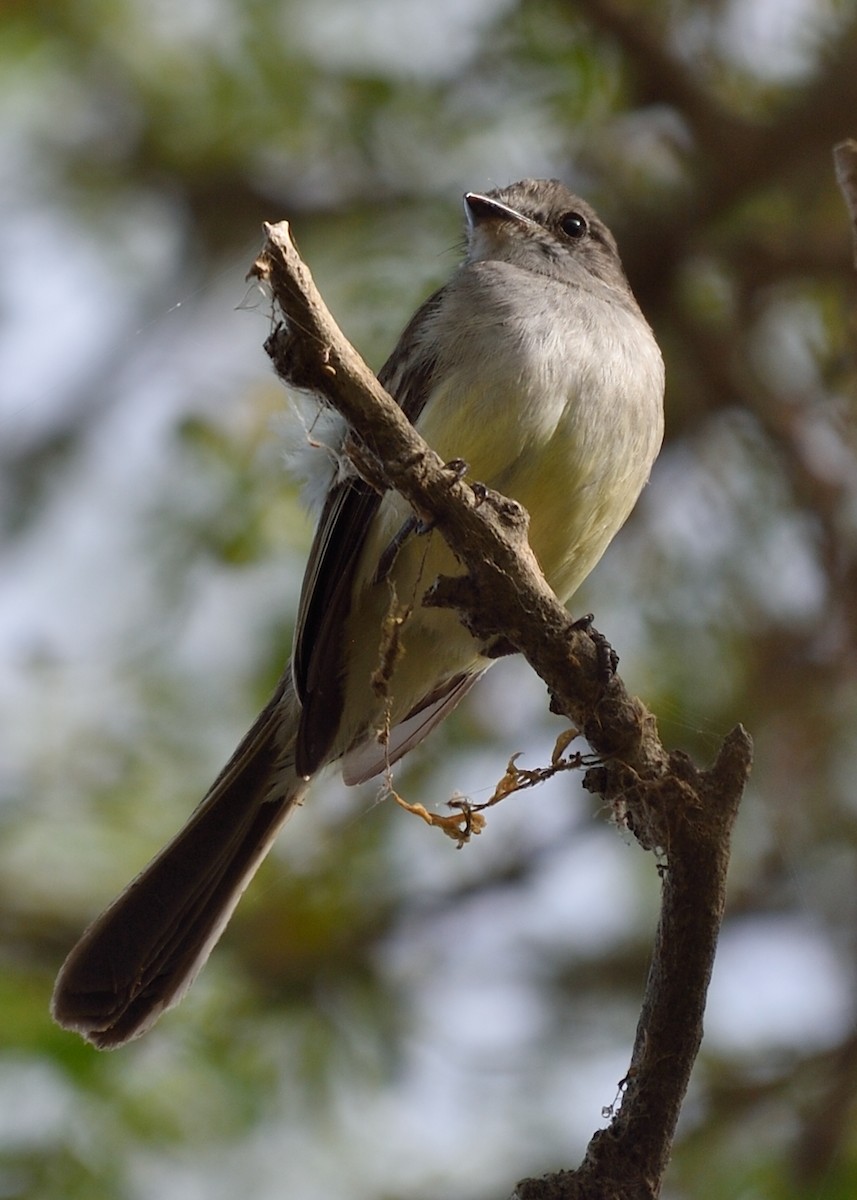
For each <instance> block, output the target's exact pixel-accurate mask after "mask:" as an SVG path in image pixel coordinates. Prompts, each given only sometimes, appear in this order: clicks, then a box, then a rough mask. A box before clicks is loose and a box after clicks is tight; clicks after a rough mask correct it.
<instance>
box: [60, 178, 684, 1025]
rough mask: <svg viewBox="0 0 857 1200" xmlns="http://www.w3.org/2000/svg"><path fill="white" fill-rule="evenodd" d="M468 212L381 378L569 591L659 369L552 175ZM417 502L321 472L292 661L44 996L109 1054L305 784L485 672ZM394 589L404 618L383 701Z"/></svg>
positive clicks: (227, 905) (601, 547)
mask: <svg viewBox="0 0 857 1200" xmlns="http://www.w3.org/2000/svg"><path fill="white" fill-rule="evenodd" d="M464 203H465V212H466V216H467V253H466V257H465V259H464V261H463V263H462V264H461V265H460V266H459V267H458V268H457V270H456V271H455V273H454V274H453V276H452V278H451V279H450V280H449V282H448V283H447V284H446V285H445V286H444V287H442V288H441V289H440V290H439V291H438V292H436V293H435V294H434V295H433V296H431V297H430V298H429V299H428V300H426V302H425V303H424V304H423V305H422V307H421V308H420V309H419V310H418V311H417V313H416V314H415V315H414V317H413V318H412V319H411V321H410V323H409V324H408V326H407V328H406V329H405V331H404V333H403V334H402V336H401V338H400V339H399V342H398V345H397V346H396V348H395V350H394V351H393V353H392V355H391V356H390V358H389V359H388V361H387V363H386V364H385V366H384V367H383V368H382V370H381V372H380V374H379V379H380V381H381V383H382V384H383V385H384V386H385V387H386V388H387V390H388V391H389V392H390V393H391V394H392V395H393V396H394V397H395V399H396V400H397V401H398V403H399V404H400V405H401V406H402V408H403V410H404V411H405V413H406V414H407V416H408V417H409V418H410V419H411V421H413V422H414V424H415V425H416V427H417V429H418V430H419V431H420V433H421V434H422V435H423V436H424V437H425V438H426V440H427V441H428V442H429V444H430V445H431V446H432V447H433V448H434V449H435V450H436V451H437V453H438V454H439V455H441V457H442V458H443V459H444V460H446V461H448V460H452V459H463V460H464V462H466V463H467V468H468V472H469V475H470V477H471V478H473V479H475V480H479V481H481V482H482V483H485V484H487V485H488V486H489V487H491V488H494V489H496V490H497V491H499V492H502V493H504V494H505V495H508V496H511V497H513V498H514V499H515V500H517V501H519V502H520V503H521V504H523V505H524V507H525V508H526V509H527V510H528V511H529V514H530V529H529V536H530V544H531V545H532V548H533V550H534V552H535V554H536V557H537V558H538V561H539V563H540V565H541V568H542V570H543V572H544V574H545V576H546V578H547V580H548V582H549V583H550V585H551V586H552V587H553V589H554V591H555V592H556V593H557V595H558V596H559V597H560V599H561V600H562V601H563V602H566V601H567V600H568V599H569V598H570V597H571V595H572V594H573V593H574V592H575V590H576V589H577V588H578V587H579V585H580V584H581V582H582V581H583V580H584V579H585V578H586V576H587V575H588V574H589V572H590V571H591V570H592V568H593V567H594V566H595V564H596V563H597V562H598V560H599V559H600V558H601V556H602V554H603V553H604V551H605V549H606V548H607V545H608V544H609V542H610V541H611V539H612V538H613V536H614V535H615V534H616V532H617V531H618V530H619V529H620V527H621V526H622V525H623V523H624V522H625V520H626V518H627V517H628V514H629V513H630V512H631V509H632V508H633V506H634V504H635V503H636V500H637V497H638V496H639V494H640V491H641V490H642V488H643V486H644V485H645V483H646V481H647V479H648V477H649V473H650V471H651V468H652V464H653V462H654V460H655V457H656V456H657V453H658V450H659V448H660V445H661V439H662V436H663V391H664V368H663V362H662V360H661V355H660V352H659V350H658V346H657V344H656V342H655V339H654V336H653V334H652V331H651V329H650V328H649V326H648V324H647V323H646V321H645V319H644V317H643V315H642V313H641V312H640V309H639V308H638V306H637V303H636V301H635V299H634V297H633V295H632V293H631V289H630V287H629V286H628V282H627V280H626V278H625V274H624V272H623V270H622V265H621V262H620V260H619V255H618V252H617V250H616V243H615V241H614V239H613V236H612V234H611V233H610V231H609V230H608V229H607V227H606V226H605V225H604V223H603V222H602V221H601V220H600V219H599V218H598V216H597V215H596V214H595V213H594V212H593V210H592V209H591V208H590V206H589V205H588V204H586V203H585V202H584V201H583V200H580V199H579V198H578V197H577V196H575V195H573V194H572V193H571V192H570V191H569V190H568V189H567V188H566V187H565V186H564V185H563V184H561V183H559V182H557V181H556V180H524V181H523V182H521V183H515V184H512V185H510V186H509V187H505V188H500V189H498V190H496V191H492V192H489V193H487V194H485V195H480V194H478V193H475V192H470V193H468V194H467V195H466V196H465V199H464ZM409 515H410V513H409V510H408V506H407V505H406V503H405V502H404V501H403V500H402V498H401V497H400V496H399V495H398V494H396V493H395V492H392V491H388V492H387V493H386V494H384V495H383V496H381V495H379V494H378V493H377V492H376V491H375V490H373V489H372V488H371V487H370V486H369V485H368V484H366V483H364V482H363V481H362V480H360V479H359V478H357V477H356V476H354V475H350V476H349V475H346V476H345V477H340V478H338V479H336V480H335V481H334V482H333V483H332V485H331V487H330V490H329V491H328V493H327V498H326V501H325V504H324V508H323V511H322V514H321V518H320V521H319V525H318V529H317V531H316V534H315V540H314V542H313V545H312V550H311V552H310V558H309V563H308V566H307V570H306V575H305V577H304V584H303V592H302V596H301V602H300V610H299V614H298V623H297V631H296V633H295V640H294V647H293V651H292V658H291V663H290V664H289V666H288V668H287V669H286V671H285V673H284V674H283V676H282V678H281V680H280V682H279V684H278V686H277V688H276V691H275V692H274V695H273V697H272V698H271V700H270V702H269V703H268V704H267V706H266V707H265V708H264V710H263V711H262V713H261V714H260V715H259V717H258V718H257V720H256V722H255V724H254V725H253V727H252V729H251V730H250V732H249V733H248V734H247V735H246V737H245V738H244V740H243V741H242V742H241V744H240V746H239V747H238V749H237V750H236V751H235V753H234V755H233V756H232V758H231V759H230V761H229V763H228V764H227V766H226V767H225V768H224V770H223V771H222V772H221V774H220V775H219V776H218V778H217V779H216V780H215V782H214V784H213V785H212V787H211V789H210V791H209V792H208V793H207V795H206V796H205V798H204V799H203V800H202V802H201V803H200V804H199V806H198V807H197V808H196V810H195V811H194V812H193V813H192V814H191V816H190V818H189V820H188V821H187V824H186V825H185V826H184V827H183V828H182V829H181V831H180V832H179V833H178V834H177V835H176V836H175V837H174V838H173V840H172V841H171V842H170V843H169V844H168V845H167V846H166V847H165V848H164V849H163V850H162V851H161V852H160V854H158V855H157V857H156V858H155V859H153V861H152V862H151V863H150V864H149V865H148V866H147V867H145V868H144V870H143V871H142V872H141V874H139V875H138V876H137V878H136V879H134V880H133V881H132V882H131V883H130V884H129V885H128V887H127V888H126V889H125V891H123V892H122V893H121V895H120V896H119V897H118V898H117V899H116V900H114V901H113V903H112V904H111V905H110V906H109V908H107V909H106V910H105V912H103V913H102V914H101V916H100V917H98V918H97V919H96V920H95V921H94V922H93V924H92V925H90V927H89V928H88V929H87V930H86V932H85V933H84V934H83V937H82V938H81V940H80V941H79V942H78V944H77V945H76V946H75V948H74V949H73V950H72V951H71V953H70V955H69V956H68V958H67V959H66V962H65V964H64V966H63V968H62V970H61V972H60V975H59V978H58V980H57V984H56V989H55V992H54V997H53V1015H54V1017H55V1019H56V1020H57V1021H58V1022H59V1024H60V1025H63V1026H65V1027H66V1028H68V1029H74V1030H77V1031H78V1032H79V1033H81V1034H82V1035H83V1036H84V1037H85V1038H87V1039H88V1040H89V1041H90V1042H92V1043H93V1044H94V1045H96V1046H98V1047H101V1048H112V1047H116V1046H121V1045H122V1044H124V1043H125V1042H127V1041H130V1040H131V1039H132V1038H135V1037H138V1036H139V1035H140V1034H142V1033H144V1032H145V1031H146V1030H147V1029H148V1028H149V1027H150V1026H151V1025H152V1024H153V1023H154V1022H155V1020H157V1018H158V1017H159V1016H160V1014H161V1013H162V1012H163V1011H164V1010H165V1009H167V1008H169V1007H170V1006H171V1005H173V1004H175V1003H177V1001H178V1000H180V999H181V997H182V996H183V995H184V993H185V992H186V991H187V989H188V988H189V987H190V985H191V983H192V982H193V980H194V978H195V977H196V974H197V972H198V971H199V970H200V968H201V967H202V965H203V964H204V963H205V961H206V959H207V958H208V955H209V953H210V952H211V949H212V947H213V946H214V944H215V942H216V941H217V939H218V938H219V937H220V934H221V933H222V932H223V929H224V927H225V925H226V923H227V921H228V920H229V917H230V916H231V915H232V912H233V910H234V909H235V906H236V904H237V903H238V901H239V899H240V897H241V895H242V893H243V892H244V889H245V888H246V887H247V885H248V883H249V882H250V880H251V878H252V877H253V874H254V873H255V871H256V869H257V868H258V866H259V864H260V863H261V861H262V859H263V858H264V857H265V855H266V854H267V852H268V850H269V849H270V847H271V844H272V842H273V840H274V838H275V837H276V835H277V833H278V831H279V829H280V827H281V826H282V824H283V823H284V821H285V820H286V818H287V817H289V816H290V815H291V813H292V812H293V811H294V809H295V807H296V806H297V805H298V803H299V802H300V800H301V799H302V797H303V795H304V793H305V792H306V790H307V787H308V785H309V783H310V780H311V779H312V777H313V776H314V775H315V774H316V773H317V772H318V771H319V770H320V769H321V768H322V767H324V766H326V765H328V764H333V763H335V764H336V765H337V766H338V767H340V768H341V770H342V774H343V777H344V779H345V781H346V783H357V782H361V781H363V780H366V779H370V778H371V777H372V776H374V775H376V774H378V773H379V772H381V771H382V770H384V769H385V768H386V767H387V766H389V765H390V764H392V763H394V762H396V760H397V759H399V758H400V757H401V756H402V755H403V754H405V753H406V752H407V751H409V750H410V749H412V748H413V747H414V746H415V745H417V743H418V742H420V741H422V739H423V738H424V737H425V736H426V735H427V734H428V733H429V732H430V731H431V730H432V729H433V728H434V726H435V725H437V724H438V723H439V722H440V721H441V720H442V719H443V718H444V717H445V716H446V715H447V713H449V712H450V711H451V710H452V709H453V708H454V707H455V706H456V705H457V704H458V702H459V701H460V700H461V699H462V697H463V696H464V695H465V694H466V693H467V692H468V691H469V690H470V688H471V687H472V686H473V684H474V683H475V682H476V680H477V679H478V678H479V676H480V675H481V674H483V672H484V671H485V670H486V669H487V668H488V667H489V666H490V665H491V662H492V658H491V657H490V656H489V653H490V647H488V646H485V645H480V644H479V643H478V642H477V641H476V640H474V638H473V637H472V636H471V635H470V634H469V633H468V632H467V630H466V629H465V627H464V625H463V624H462V623H461V621H460V620H459V619H458V617H457V615H456V614H455V613H454V612H452V611H449V610H444V609H438V608H429V607H423V606H422V605H421V603H420V602H421V599H422V596H423V594H424V593H425V591H426V589H427V588H428V587H429V586H430V585H431V583H432V582H433V581H434V580H435V579H436V578H437V577H438V576H439V575H454V574H456V573H460V571H461V567H460V565H459V564H458V563H457V561H456V559H455V558H454V557H453V555H452V553H451V552H450V550H449V549H448V547H447V546H446V544H445V542H444V541H443V538H442V536H441V535H440V534H439V533H438V532H437V531H434V532H429V533H427V534H425V535H423V536H420V537H417V536H413V537H410V538H404V539H403V538H402V537H400V536H399V535H400V533H401V530H402V529H403V527H404V526H405V524H406V522H407V520H408V517H409ZM392 588H394V589H395V593H394V594H395V595H396V596H397V597H398V598H399V600H400V601H401V602H402V603H406V604H407V605H408V606H409V607H410V608H411V612H410V615H409V618H408V620H407V621H406V623H405V625H404V627H403V630H402V646H403V651H404V652H403V653H402V654H401V655H400V656H399V658H398V659H397V661H396V663H395V666H394V668H393V671H392V675H391V678H390V680H389V683H388V686H387V692H386V696H378V695H376V693H375V691H373V689H372V687H371V686H370V678H371V676H372V673H373V671H374V670H375V669H376V667H377V664H378V655H379V645H380V643H381V640H382V627H383V625H384V621H385V617H386V616H387V613H388V610H389V608H390V597H391V594H393V593H392V591H391V589H392ZM382 730H385V731H387V733H388V735H389V736H385V737H382V738H381V740H379V735H380V732H381V731H382Z"/></svg>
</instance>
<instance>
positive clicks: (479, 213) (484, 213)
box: [464, 192, 532, 229]
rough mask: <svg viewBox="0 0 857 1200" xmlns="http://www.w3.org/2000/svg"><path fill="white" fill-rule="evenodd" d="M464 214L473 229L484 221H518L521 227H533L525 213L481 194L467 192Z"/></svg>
mask: <svg viewBox="0 0 857 1200" xmlns="http://www.w3.org/2000/svg"><path fill="white" fill-rule="evenodd" d="M464 212H465V215H466V217H467V224H468V225H469V226H470V228H471V229H473V228H475V226H477V225H479V224H481V223H482V222H483V221H516V222H517V223H518V224H519V225H532V221H531V220H530V218H529V217H525V216H524V215H523V213H519V212H517V211H516V210H515V209H514V208H510V207H509V205H508V204H503V203H502V202H501V201H500V200H494V199H493V198H492V197H491V196H483V195H482V194H481V193H480V192H465V195H464Z"/></svg>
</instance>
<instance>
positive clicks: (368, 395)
mask: <svg viewBox="0 0 857 1200" xmlns="http://www.w3.org/2000/svg"><path fill="white" fill-rule="evenodd" d="M265 232H266V235H267V240H266V243H265V246H264V249H263V251H262V253H261V255H260V256H259V258H258V259H257V261H256V263H255V264H254V265H253V268H252V271H251V274H252V275H254V276H255V277H256V278H258V279H260V280H261V281H263V282H264V283H265V284H267V285H268V286H269V287H270V290H271V293H272V295H273V300H274V304H275V306H276V310H277V317H278V320H277V323H276V325H275V328H274V330H273V332H272V334H271V336H270V337H269V339H268V341H267V343H266V349H267V351H268V353H269V355H270V357H271V360H272V362H273V364H274V367H275V369H276V371H277V374H278V375H279V376H280V378H281V379H282V380H283V381H284V383H286V384H289V385H291V386H293V387H296V388H299V389H301V390H307V391H311V392H313V393H314V394H315V395H317V396H318V397H319V398H320V399H321V400H322V401H323V402H324V403H326V404H329V405H330V406H331V407H332V408H334V409H336V410H337V411H338V412H340V413H341V414H342V416H344V417H345V419H346V421H347V422H348V424H349V426H350V429H351V438H352V439H353V447H352V449H353V458H354V460H355V462H356V463H357V465H358V469H360V470H361V471H362V472H364V473H365V474H366V475H367V477H368V478H369V479H370V482H372V483H374V484H375V485H376V486H377V485H378V483H379V481H381V482H382V483H383V485H386V486H387V487H391V488H395V489H396V490H397V491H398V492H400V493H401V494H402V495H403V496H404V497H405V498H406V499H407V500H408V501H409V502H410V504H411V505H412V507H413V508H414V511H415V512H416V513H417V514H418V515H419V516H420V517H421V518H424V519H425V518H429V519H431V521H432V522H433V524H434V526H435V527H436V528H438V529H439V530H440V532H441V533H442V534H443V536H444V538H445V539H446V541H447V542H448V544H449V546H450V548H451V549H452V551H453V552H454V553H455V555H456V556H457V557H458V559H459V560H460V561H461V563H462V564H463V566H464V567H465V568H466V572H467V573H466V575H464V576H462V577H457V578H455V579H441V580H439V581H438V582H437V583H436V585H435V587H434V589H433V592H432V594H431V597H430V602H431V603H432V604H435V605H440V606H444V607H452V608H456V609H457V610H458V611H459V613H460V615H461V618H462V620H463V621H464V622H465V623H466V624H467V625H468V627H469V628H470V629H472V630H473V632H474V633H475V634H477V635H478V636H479V637H481V638H496V639H500V640H502V642H503V644H504V645H506V644H508V645H510V646H511V647H513V648H514V649H516V650H519V651H520V652H521V653H522V654H523V655H524V656H525V657H526V659H527V660H528V662H529V663H530V665H531V666H532V667H533V669H534V670H535V671H536V672H537V673H538V674H539V675H540V676H541V678H542V679H543V680H544V682H545V683H546V684H547V686H548V688H549V689H550V692H551V695H552V697H553V700H552V706H553V708H554V710H555V711H557V712H561V713H563V714H564V715H565V716H567V717H568V718H569V720H570V721H571V722H572V724H573V725H574V726H576V727H577V728H578V729H580V730H581V731H582V733H583V734H584V736H585V737H586V739H587V740H588V742H589V744H590V746H591V747H592V749H593V750H594V751H595V753H596V754H597V755H598V757H599V760H600V762H599V765H598V766H595V767H591V768H590V769H589V770H588V771H587V772H586V775H585V777H584V784H585V786H586V787H587V788H589V790H591V791H594V792H598V793H600V794H601V795H602V796H604V797H605V798H606V799H607V800H609V801H610V803H611V804H612V805H613V808H614V812H616V814H617V816H618V817H619V818H620V819H621V820H622V821H623V822H624V823H625V824H626V825H627V827H628V828H629V829H630V830H632V831H633V833H634V835H635V836H636V837H637V839H638V841H639V842H640V843H641V845H642V846H643V847H644V848H645V849H647V850H652V851H657V852H659V853H660V855H661V856H662V858H661V861H660V863H659V870H660V872H661V875H662V879H663V885H662V909H661V915H660V921H659V925H658V931H657V936H656V941H655V946H654V950H653V955H652V962H651V967H650V971H649V978H648V982H647V984H646V990H645V995H644V997H643V1003H642V1010H641V1014H640V1020H639V1025H638V1029H637V1036H636V1040H635V1044H634V1049H633V1053H632V1057H631V1063H630V1067H629V1070H628V1073H627V1076H626V1078H625V1080H624V1081H623V1085H622V1090H623V1095H622V1102H621V1106H620V1107H619V1109H618V1111H617V1112H616V1113H615V1115H614V1116H613V1118H612V1120H611V1123H610V1125H609V1127H608V1128H607V1129H604V1130H600V1131H599V1132H597V1133H596V1134H595V1136H594V1137H593V1138H592V1141H591V1142H590V1144H589V1147H588V1149H587V1152H586V1156H585V1158H584V1161H583V1163H582V1164H581V1166H580V1167H579V1168H578V1169H577V1170H574V1171H562V1172H559V1173H556V1174H553V1175H549V1176H545V1177H544V1178H542V1179H538V1180H534V1179H529V1180H524V1181H522V1182H521V1183H519V1184H518V1186H517V1189H516V1192H515V1195H516V1196H517V1197H518V1198H519V1200H542V1198H545V1197H552V1198H554V1197H556V1198H558V1197H563V1198H572V1197H584V1196H586V1197H589V1198H591V1197H598V1198H599V1200H610V1198H614V1197H615V1200H619V1198H620V1197H621V1200H636V1198H637V1197H639V1198H640V1200H642V1198H643V1197H645V1198H650V1197H655V1196H657V1195H658V1193H659V1191H660V1187H661V1181H662V1179H663V1174H664V1171H665V1169H666V1165H667V1163H668V1161H669V1156H670V1149H671V1146H672V1140H673V1136H674V1132H675V1127H676V1121H677V1120H678V1114H679V1111H680V1108H681V1104H682V1101H683V1099H684V1096H685V1092H686V1090H687V1086H688V1082H689V1079H690V1074H691V1070H692V1068H693V1063H694V1061H695V1058H696V1054H697V1052H698V1049H699V1044H700V1040H701V1037H702V1014H703V1010H704V1007H705V997H706V992H707V988H708V981H709V978H710V975H711V969H712V965H713V961H714V953H715V947H716V944H717V937H718V933H719V929H720V922H721V919H722V915H723V908H724V901H725V888H726V870H727V864H728V860H729V841H730V832H731V828H732V824H733V822H734V819H735V816H736V813H737V810H738V804H739V801H740V798H741V795H742V792H743V788H744V785H745V783H746V780H747V776H748V773H749V770H750V762H751V753H752V750H751V741H750V738H749V736H748V735H747V734H746V733H745V732H744V730H743V729H741V728H740V727H738V728H736V729H734V730H733V731H732V733H730V734H729V735H728V737H727V738H726V740H725V741H724V743H723V745H722V747H721V749H720V752H719V754H718V756H717V760H716V762H715V763H714V765H713V767H711V769H710V770H707V771H703V770H700V769H698V768H697V767H696V766H694V764H693V763H692V762H691V761H690V759H689V758H687V756H685V755H684V754H681V753H680V752H672V753H668V752H667V751H666V750H665V748H664V747H663V745H662V744H661V741H660V739H659V737H658V733H657V727H656V723H655V719H654V717H653V716H652V714H651V713H649V712H648V710H647V709H646V708H645V706H644V705H643V704H642V703H641V701H640V700H638V699H636V698H635V697H633V696H631V695H630V694H629V693H628V691H627V690H626V688H625V686H624V684H623V683H622V681H621V679H620V678H619V677H618V676H617V675H615V674H613V675H611V676H610V677H609V679H605V673H604V668H603V656H602V655H601V654H600V653H599V646H598V641H597V636H596V637H594V636H593V631H591V630H590V629H589V627H588V626H587V625H586V624H585V623H577V624H576V623H575V622H574V620H573V619H572V617H571V616H570V615H569V614H568V612H567V611H566V610H565V608H563V606H562V605H561V604H560V603H559V601H558V600H557V599H556V597H555V596H554V594H553V593H552V591H551V590H550V588H549V587H548V585H547V583H546V582H545V579H544V577H543V576H542V574H541V571H540V570H539V567H538V563H537V562H536V560H535V558H534V556H533V554H532V551H531V550H530V548H529V545H528V543H527V538H526V530H527V517H526V514H525V513H524V511H523V510H522V509H521V508H520V506H519V505H517V504H515V503H514V502H513V501H509V500H507V499H505V498H503V497H502V496H498V495H496V494H494V493H491V492H487V493H486V491H485V489H484V488H479V487H473V486H471V485H470V484H469V483H467V482H466V480H465V479H464V478H462V475H461V472H460V471H458V470H456V471H451V470H450V469H449V466H448V465H445V464H444V463H443V462H441V460H440V459H439V458H438V456H437V455H436V454H435V453H434V452H433V451H432V450H431V448H430V447H429V446H428V445H427V444H426V443H425V442H424V441H423V439H422V438H421V437H420V436H419V434H418V433H417V432H416V431H415V429H414V428H413V426H412V425H411V424H410V422H409V421H408V420H407V418H406V417H405V416H404V414H403V413H402V411H401V410H400V409H399V407H398V405H397V404H396V403H395V401H394V400H393V399H392V398H391V397H390V396H389V395H388V394H387V393H386V392H385V391H384V389H383V388H382V387H381V385H380V384H379V383H378V381H377V379H376V378H375V376H374V374H373V373H372V372H371V371H370V370H369V368H368V367H367V366H366V364H365V363H364V362H363V360H362V359H361V358H360V356H359V355H358V354H357V353H356V351H355V350H354V349H353V347H352V346H351V345H350V344H349V343H348V341H347V340H346V339H345V337H344V336H343V335H342V333H341V332H340V330H339V329H338V327H337V325H336V324H335V322H334V321H333V318H332V317H331V315H330V313H329V312H328V310H327V308H326V306H325V304H324V302H323V300H322V299H321V296H320V295H319V293H318V291H317V290H316V287H315V284H314V283H313V280H312V277H311V275H310V273H309V270H308V269H307V267H306V265H305V264H304V263H303V261H302V260H301V258H300V256H299V255H298V252H297V250H296V248H295V246H294V243H293V241H292V239H291V236H290V233H289V227H288V224H287V223H286V222H281V223H279V224H277V225H270V226H266V230H265Z"/></svg>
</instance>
